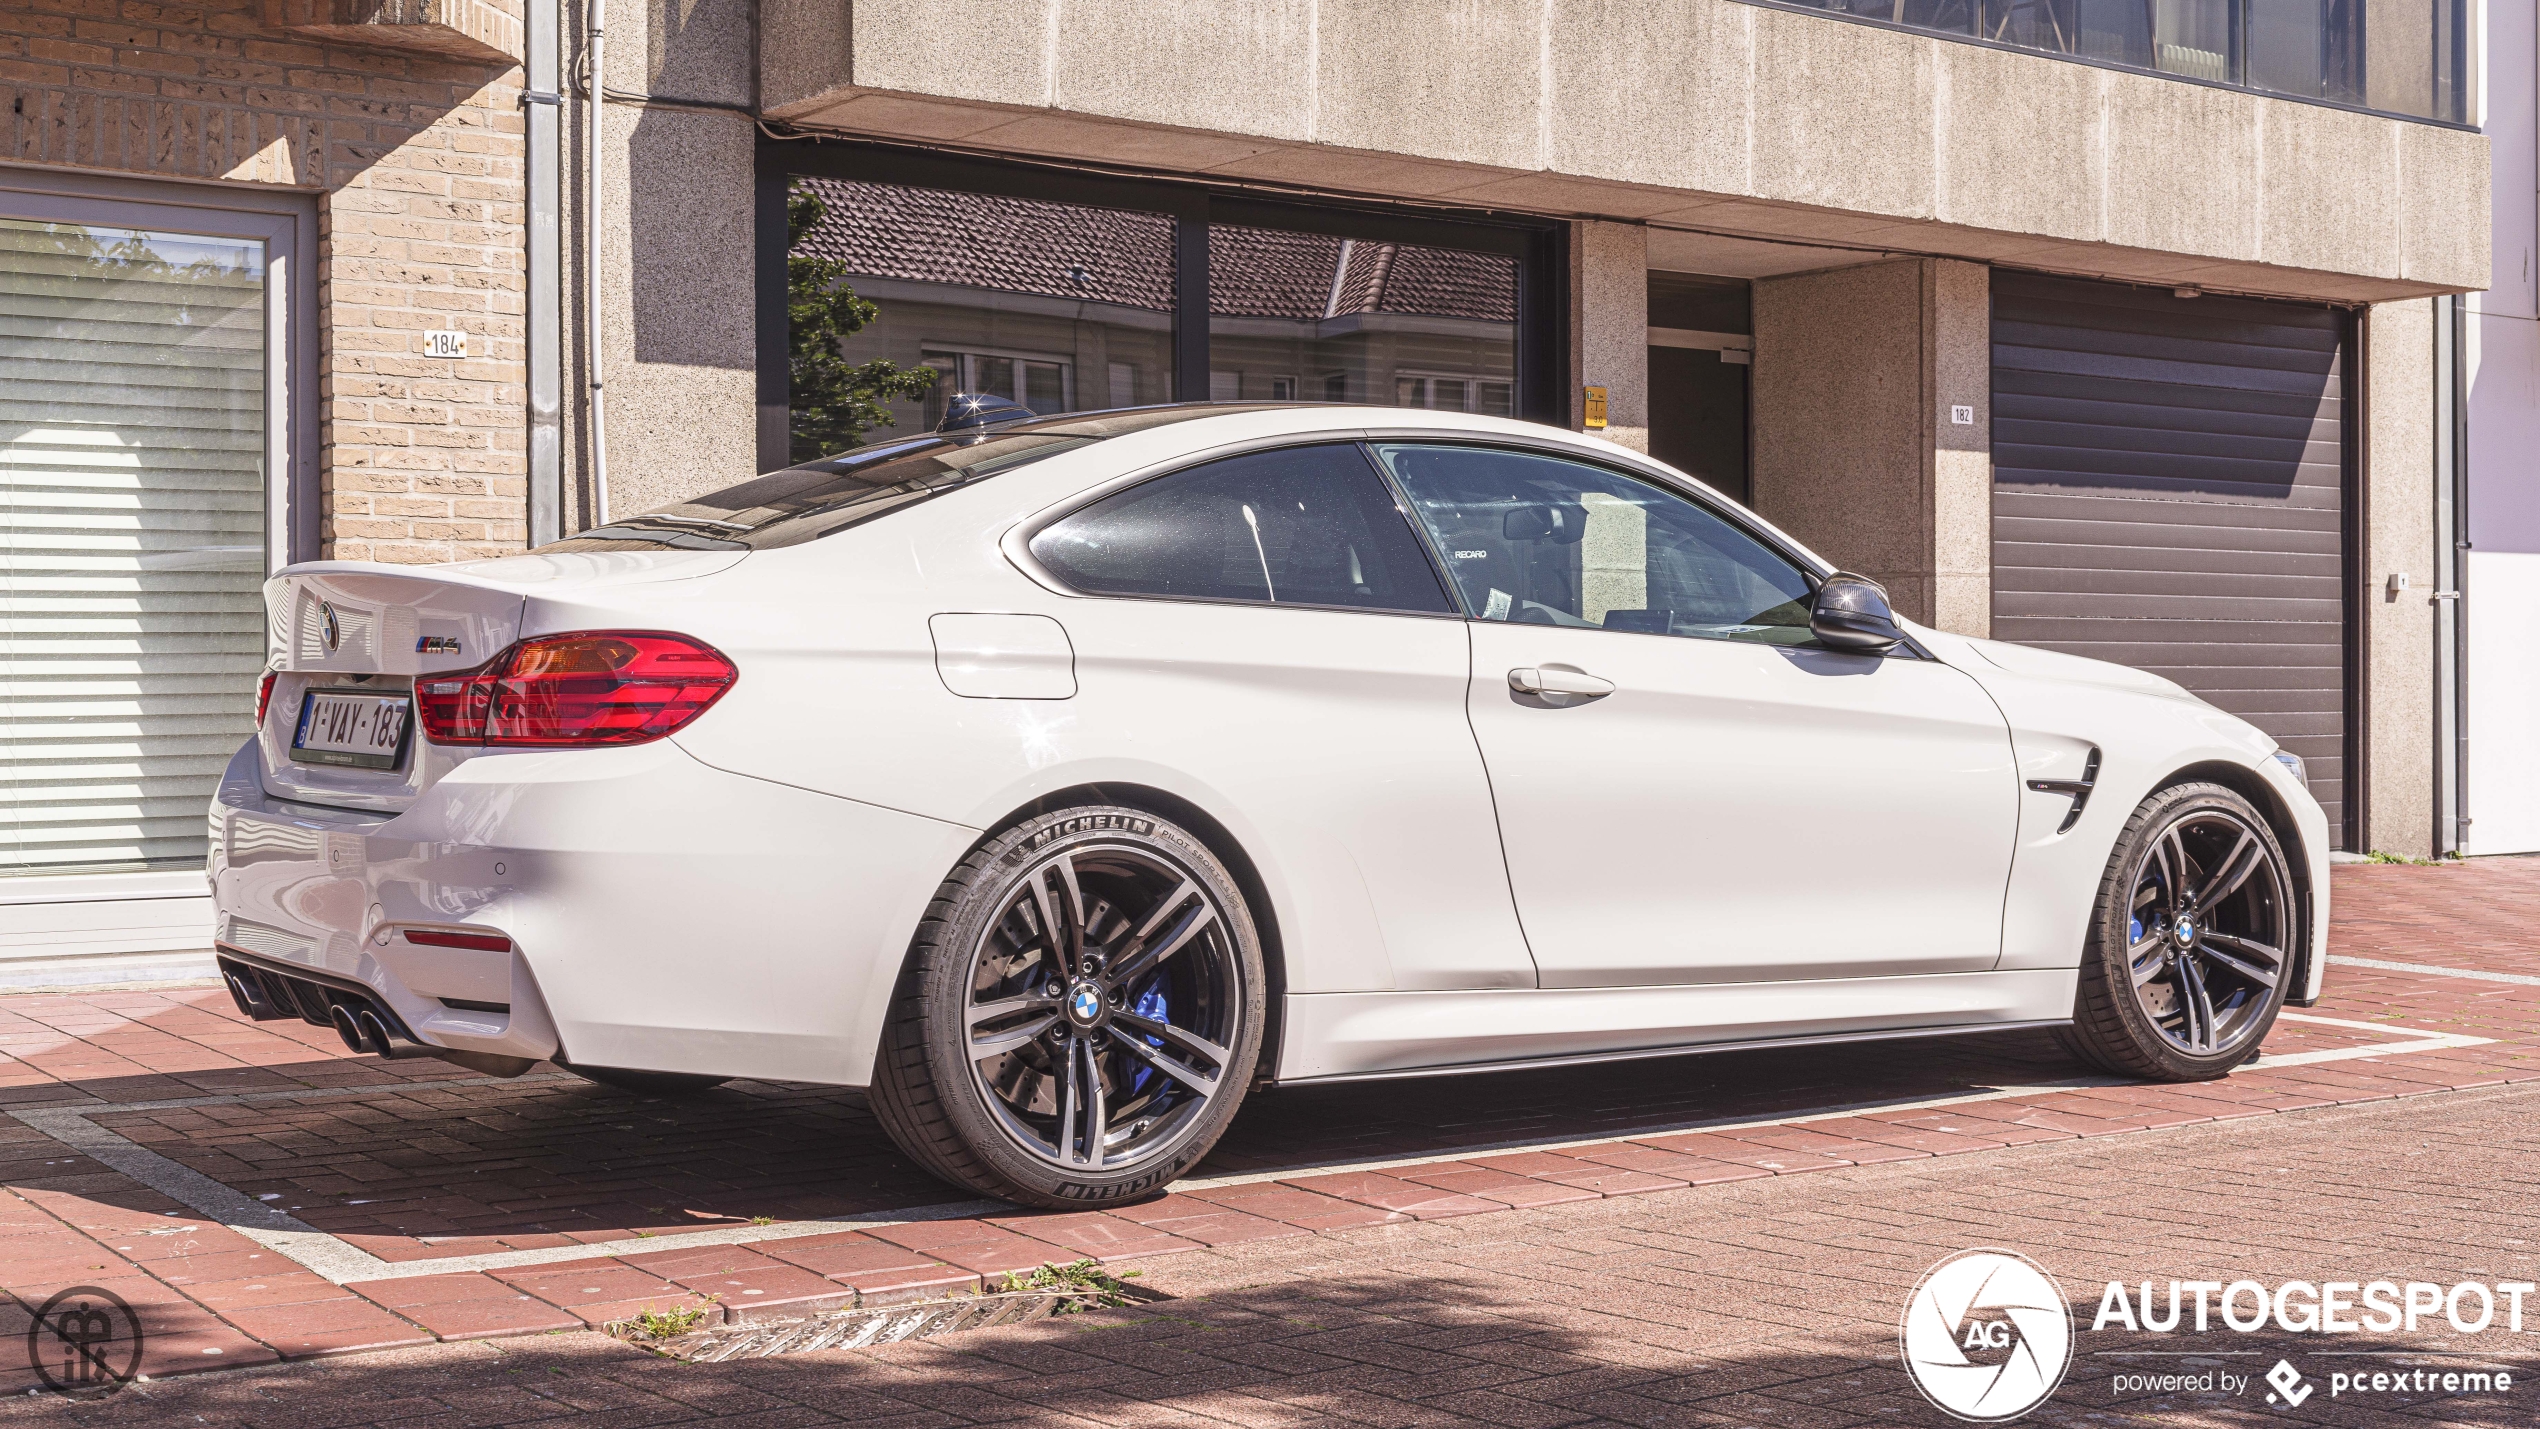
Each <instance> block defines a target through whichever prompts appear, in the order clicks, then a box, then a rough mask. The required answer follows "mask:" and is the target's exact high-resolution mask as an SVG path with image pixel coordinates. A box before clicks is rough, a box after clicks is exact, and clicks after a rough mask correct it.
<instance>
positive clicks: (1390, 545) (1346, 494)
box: [1032, 442, 1454, 613]
mask: <svg viewBox="0 0 2540 1429" xmlns="http://www.w3.org/2000/svg"><path fill="white" fill-rule="evenodd" d="M1032 554H1033V555H1034V556H1035V557H1037V558H1039V560H1040V562H1041V564H1043V565H1045V566H1047V567H1049V568H1050V571H1051V572H1052V573H1053V574H1055V575H1057V576H1058V577H1059V578H1060V579H1061V580H1064V581H1066V582H1067V583H1068V584H1070V585H1072V586H1075V587H1076V588H1077V589H1079V590H1083V591H1088V592H1091V593H1094V594H1097V595H1144V596H1165V597H1173V598H1179V599H1183V600H1236V601H1258V602H1264V603H1275V604H1281V605H1320V606H1341V607H1355V608H1359V609H1366V610H1405V611H1421V612H1441V613H1443V612H1447V611H1451V610H1452V609H1453V608H1454V607H1453V606H1451V605H1450V604H1448V602H1447V598H1446V592H1445V591H1443V590H1441V589H1440V588H1439V586H1438V581H1437V575H1436V573H1435V571H1433V570H1432V569H1431V568H1430V565H1429V561H1428V558H1427V557H1426V556H1424V555H1423V554H1421V551H1420V543H1419V539H1418V538H1417V537H1416V536H1414V535H1413V534H1412V532H1411V527H1410V524H1409V523H1408V522H1406V521H1405V520H1404V519H1403V515H1402V512H1401V511H1400V510H1398V509H1396V508H1395V506H1394V500H1393V494H1392V493H1391V492H1389V491H1387V490H1386V489H1385V484H1384V481H1383V479H1382V478H1380V477H1378V476H1377V475H1376V471H1375V468H1373V467H1371V466H1369V465H1368V464H1367V456H1366V453H1365V452H1363V451H1361V450H1360V449H1359V448H1358V447H1357V446H1355V445H1353V444H1350V443H1346V442H1341V443H1332V444H1328V445H1322V446H1309V447H1288V448H1283V449H1281V450H1278V451H1266V452H1252V453H1249V454H1247V455H1244V456H1236V457H1228V458H1226V459H1225V460H1223V461H1214V462H1210V463H1208V464H1207V465H1205V466H1198V467H1193V468H1191V469H1190V470H1188V471H1181V472H1175V473H1174V474H1172V475H1170V476H1164V477H1158V478H1157V479H1156V480H1154V481H1150V482H1145V483H1143V484H1141V485H1138V486H1134V487H1131V488H1130V489H1129V490H1127V491H1124V492H1121V493H1119V494H1118V495H1116V496H1109V497H1105V498H1104V499H1103V500H1101V501H1098V502H1095V503H1094V504H1093V505H1091V506H1088V507H1086V508H1085V509H1084V510H1082V511H1079V512H1077V513H1075V514H1074V515H1072V516H1069V517H1067V518H1066V519H1064V520H1062V521H1059V522H1057V523H1056V524H1054V525H1052V526H1051V527H1050V528H1049V529H1048V530H1045V531H1043V532H1042V533H1041V534H1040V535H1038V536H1036V537H1034V538H1033V540H1032Z"/></svg>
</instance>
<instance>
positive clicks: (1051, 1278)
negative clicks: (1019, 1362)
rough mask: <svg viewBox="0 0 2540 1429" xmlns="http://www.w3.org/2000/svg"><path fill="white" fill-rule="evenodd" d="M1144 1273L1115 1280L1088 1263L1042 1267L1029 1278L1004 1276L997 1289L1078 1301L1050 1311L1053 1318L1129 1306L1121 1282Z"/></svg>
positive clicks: (1090, 1262) (1021, 1275)
mask: <svg viewBox="0 0 2540 1429" xmlns="http://www.w3.org/2000/svg"><path fill="white" fill-rule="evenodd" d="M1145 1273H1146V1272H1144V1271H1140V1270H1132V1271H1130V1272H1129V1273H1128V1275H1126V1276H1118V1275H1114V1274H1112V1273H1111V1272H1110V1271H1108V1270H1105V1269H1103V1268H1102V1267H1101V1266H1099V1265H1096V1264H1095V1263H1094V1262H1093V1261H1092V1260H1091V1259H1085V1260H1079V1261H1074V1262H1071V1263H1069V1264H1066V1265H1046V1264H1045V1265H1043V1266H1041V1267H1040V1268H1039V1269H1037V1270H1035V1271H1033V1272H1032V1273H1031V1274H1029V1275H1024V1274H1019V1273H1017V1272H1014V1271H1008V1272H1006V1277H1005V1284H1003V1285H1000V1286H998V1287H997V1289H998V1290H999V1291H1000V1292H1002V1293H1004V1294H1008V1295H1014V1294H1020V1293H1023V1292H1027V1291H1034V1290H1038V1291H1043V1292H1057V1293H1062V1294H1072V1295H1074V1296H1076V1297H1077V1298H1076V1299H1074V1300H1070V1301H1066V1302H1064V1303H1062V1304H1060V1305H1059V1306H1058V1307H1057V1308H1056V1309H1054V1310H1052V1311H1050V1313H1051V1314H1053V1315H1072V1314H1075V1313H1076V1312H1077V1311H1079V1310H1094V1309H1106V1310H1107V1309H1111V1308H1113V1307H1115V1306H1120V1305H1126V1304H1129V1303H1130V1296H1129V1287H1128V1286H1126V1285H1124V1284H1122V1283H1121V1282H1122V1281H1123V1280H1134V1279H1136V1278H1137V1277H1138V1276H1140V1275H1143V1274H1145Z"/></svg>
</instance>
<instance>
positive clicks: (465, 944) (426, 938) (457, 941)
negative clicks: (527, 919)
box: [406, 928, 512, 953]
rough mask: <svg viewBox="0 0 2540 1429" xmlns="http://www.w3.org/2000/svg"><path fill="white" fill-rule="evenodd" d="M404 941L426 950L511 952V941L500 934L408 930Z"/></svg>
mask: <svg viewBox="0 0 2540 1429" xmlns="http://www.w3.org/2000/svg"><path fill="white" fill-rule="evenodd" d="M406 941H407V942H409V943H419V944H421V945H422V946H424V947H427V948H469V949H472V950H474V951H476V952H480V953H508V952H510V951H511V950H512V940H511V939H509V938H506V937H504V936H503V935H502V934H500V933H436V932H433V931H432V930H430V929H428V928H408V929H407V930H406Z"/></svg>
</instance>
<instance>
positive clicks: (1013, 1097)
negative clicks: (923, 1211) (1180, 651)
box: [872, 807, 1263, 1207]
mask: <svg viewBox="0 0 2540 1429" xmlns="http://www.w3.org/2000/svg"><path fill="white" fill-rule="evenodd" d="M1262 986H1263V977H1262V962H1261V949H1260V944H1259V941H1258V939H1257V937H1256V936H1255V934H1254V931H1253V925H1252V918H1251V916H1250V914H1249V912H1248V911H1247V910H1246V908H1245V905H1244V900H1243V895H1242V893H1241V892H1240V890H1238V889H1237V888H1236V886H1235V883H1234V880H1233V879H1232V878H1231V877H1230V876H1229V875H1228V874H1227V872H1226V870H1225V867H1224V866H1223V865H1222V864H1220V863H1219V862H1218V860H1217V858H1216V857H1215V856H1214V855H1213V854H1211V853H1210V852H1209V851H1208V849H1207V848H1206V847H1205V846H1204V845H1202V844H1201V843H1200V842H1199V841H1198V840H1197V839H1195V838H1193V837H1191V836H1190V835H1189V834H1187V833H1184V832H1183V831H1182V830H1180V829H1178V828H1175V827H1174V826H1173V825H1171V824H1169V823H1167V822H1165V821H1164V820H1162V819H1158V818H1156V817H1154V816H1153V815H1151V814H1147V813H1143V812H1141V811H1139V810H1135V809H1126V808H1110V807H1102V808H1083V809H1070V810H1066V811H1063V812H1060V813H1054V814H1047V815H1042V816H1039V817H1036V818H1033V819H1029V820H1027V821H1025V822H1023V823H1021V824H1019V825H1017V826H1015V827H1014V828H1011V829H1009V830H1007V831H1006V832H1005V833H1003V834H1001V835H999V836H998V837H996V838H994V839H992V840H990V841H989V842H988V843H987V844H986V845H984V846H982V847H981V848H980V849H978V850H977V851H976V852H974V853H973V854H972V855H971V856H970V857H969V858H967V859H964V860H963V861H962V864H961V866H960V867H959V868H957V869H955V870H954V871H953V875H952V877H950V878H949V879H947V880H945V883H944V886H943V888H942V890H941V891H940V892H938V894H937V895H936V900H935V903H934V905H933V906H932V907H930V908H929V909H928V910H927V916H926V920H925V922H924V923H922V924H921V925H920V926H919V929H918V935H917V940H916V947H915V949H914V954H913V956H912V958H911V961H910V966H909V971H908V973H907V975H906V976H905V978H904V979H903V980H902V983H901V987H900V992H899V996H898V1000H897V1002H896V1004H895V1006H894V1008H893V1010H892V1014H891V1019H890V1022H889V1024H888V1026H887V1027H886V1028H885V1029H884V1033H883V1042H882V1049H881V1055H880V1057H879V1059H878V1061H877V1063H876V1065H875V1067H874V1074H873V1095H872V1102H873V1108H874V1113H875V1115H876V1116H877V1117H878V1118H879V1119H880V1120H881V1122H882V1125H883V1127H884V1128H885V1129H886V1130H888V1131H889V1132H890V1133H891V1137H892V1139H893V1140H895V1141H897V1142H898V1143H899V1144H900V1146H901V1148H902V1149H903V1150H905V1151H907V1152H908V1153H909V1154H910V1155H911V1156H913V1157H915V1158H916V1159H917V1160H918V1162H919V1163H920V1164H922V1165H924V1166H925V1167H926V1168H927V1169H928V1170H929V1171H932V1172H933V1173H935V1174H936V1175H938V1176H940V1177H942V1178H944V1179H945V1180H948V1181H952V1182H954V1183H956V1184H959V1185H963V1186H967V1187H969V1188H971V1189H972V1190H975V1191H979V1192H982V1193H984V1194H987V1195H991V1196H997V1197H1001V1198H1003V1199H1006V1200H1010V1201H1016V1202H1020V1203H1022V1204H1024V1205H1032V1206H1061V1207H1066V1206H1077V1207H1081V1206H1089V1205H1105V1204H1111V1203H1116V1202H1123V1201H1130V1200H1135V1199H1139V1198H1142V1197H1146V1196H1151V1195H1155V1194H1157V1193H1159V1192H1161V1191H1162V1190H1163V1189H1164V1188H1165V1187H1166V1186H1168V1185H1170V1184H1171V1183H1172V1182H1173V1180H1174V1179H1175V1178H1176V1177H1178V1176H1180V1175H1181V1174H1183V1172H1184V1171H1186V1170H1188V1169H1189V1168H1190V1167H1191V1166H1192V1165H1194V1164H1196V1163H1197V1162H1198V1161H1199V1159H1200V1158H1201V1157H1203V1156H1205V1155H1207V1154H1208V1150H1209V1148H1210V1147H1211V1146H1213V1145H1215V1144H1216V1141H1217V1137H1218V1135H1219V1134H1220V1133H1221V1132H1223V1131H1224V1130H1225V1128H1226V1123H1227V1122H1228V1121H1229V1120H1230V1119H1231V1118H1232V1117H1233V1116H1234V1113H1235V1108H1236V1105H1237V1104H1238V1103H1239V1102H1240V1101H1241V1100H1242V1099H1243V1094H1244V1089H1245V1087H1246V1086H1247V1085H1248V1084H1249V1083H1250V1081H1251V1080H1252V1072H1253V1065H1254V1062H1255V1061H1256V1059H1257V1058H1258V1056H1259V1051H1260V1043H1261V1024H1262V1017H1263V993H1262Z"/></svg>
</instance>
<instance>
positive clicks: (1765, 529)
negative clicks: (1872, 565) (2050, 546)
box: [1359, 426, 1938, 660]
mask: <svg viewBox="0 0 2540 1429" xmlns="http://www.w3.org/2000/svg"><path fill="white" fill-rule="evenodd" d="M1379 442H1394V444H1405V447H1412V444H1420V447H1494V449H1504V452H1527V454H1532V457H1557V459H1565V462H1577V464H1582V467H1598V470H1605V472H1613V475H1618V477H1626V480H1638V482H1648V485H1654V487H1659V490H1661V492H1666V495H1674V497H1681V500H1687V503H1692V505H1694V508H1697V510H1702V513H1707V515H1712V518H1717V520H1722V523H1725V525H1727V528H1730V530H1737V533H1740V536H1745V538H1748V541H1755V543H1758V546H1763V548H1765V551H1770V553H1775V556H1781V558H1783V561H1788V563H1791V566H1793V569H1796V571H1798V576H1801V579H1803V581H1808V596H1816V589H1819V586H1824V584H1826V576H1836V574H1841V569H1839V566H1834V563H1829V561H1824V558H1819V556H1814V553H1808V551H1803V548H1801V546H1798V543H1793V541H1791V538H1788V536H1783V533H1778V530H1773V528H1770V525H1763V523H1760V520H1758V518H1753V515H1745V513H1742V510H1740V508H1737V505H1732V503H1725V500H1717V497H1712V495H1709V492H1704V490H1702V487H1699V485H1694V482H1689V480H1687V477H1679V475H1676V472H1671V470H1666V467H1661V464H1656V462H1648V464H1641V462H1643V459H1646V457H1643V459H1633V457H1636V454H1633V452H1628V449H1626V452H1580V449H1575V447H1567V444H1560V442H1529V439H1524V437H1506V434H1496V431H1494V434H1481V431H1476V434H1471V437H1450V434H1443V431H1438V429H1430V426H1369V429H1367V437H1361V442H1359V444H1361V447H1377V444H1379ZM1367 459H1369V462H1372V464H1374V467H1377V472H1382V475H1384V485H1387V487H1392V490H1394V503H1397V505H1400V508H1402V513H1405V515H1407V518H1410V523H1412V530H1417V536H1420V543H1422V546H1425V548H1427V553H1430V563H1433V566H1438V579H1440V581H1445V589H1448V594H1450V596H1455V607H1458V609H1463V612H1466V619H1471V622H1478V619H1481V617H1478V614H1473V612H1471V607H1466V604H1463V586H1458V584H1455V579H1453V576H1450V574H1448V571H1445V563H1443V561H1445V558H1443V556H1440V553H1438V543H1435V538H1433V536H1430V530H1427V523H1425V520H1420V518H1417V515H1412V513H1410V492H1405V490H1402V482H1397V480H1394V475H1392V472H1389V470H1387V467H1384V462H1382V459H1379V457H1377V454H1374V452H1367ZM1491 624H1506V622H1491ZM1595 635H1636V637H1646V640H1704V637H1699V635H1671V632H1656V629H1598V632H1595ZM1717 645H1755V642H1737V640H1717ZM1773 650H1821V652H1831V655H1862V652H1859V650H1829V647H1824V645H1775V647H1773ZM1880 657H1882V660H1895V657H1910V660H1938V655H1933V652H1930V650H1923V642H1920V640H1915V637H1913V635H1910V632H1908V635H1905V640H1902V642H1900V645H1895V647H1890V650H1885V652H1882V655H1880Z"/></svg>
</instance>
